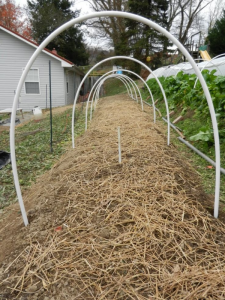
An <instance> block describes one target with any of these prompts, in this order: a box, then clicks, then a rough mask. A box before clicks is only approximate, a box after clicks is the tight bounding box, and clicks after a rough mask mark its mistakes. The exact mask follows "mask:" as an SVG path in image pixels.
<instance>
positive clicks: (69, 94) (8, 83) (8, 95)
mask: <svg viewBox="0 0 225 300" xmlns="http://www.w3.org/2000/svg"><path fill="white" fill-rule="evenodd" d="M37 47H38V44H36V43H34V42H33V41H31V40H28V39H26V38H24V37H23V36H21V35H19V34H18V33H15V32H13V31H11V30H9V29H8V28H6V27H4V26H2V25H0V110H2V109H6V108H10V107H12V104H13V99H14V94H15V91H16V88H17V85H18V82H19V79H20V77H21V74H22V72H23V70H24V68H25V66H26V64H27V62H28V60H29V58H30V57H31V55H32V54H33V53H34V51H35V50H36V48H37ZM49 61H51V86H52V106H53V107H57V106H63V105H69V104H72V103H73V101H74V97H75V92H76V90H77V87H78V86H79V84H80V81H81V79H82V77H83V76H84V73H83V72H82V71H81V70H80V69H79V68H78V67H76V66H75V65H74V64H73V63H72V62H70V61H68V60H66V59H65V58H63V57H61V56H59V55H58V54H57V52H56V51H55V50H53V51H50V50H48V49H45V50H43V51H42V53H41V54H40V55H39V57H38V58H37V59H36V60H35V62H34V64H33V65H32V67H31V69H30V71H29V73H28V76H27V78H26V80H25V83H24V86H23V89H22V91H21V94H20V99H19V102H20V103H19V108H22V109H23V110H25V111H28V110H31V109H32V108H33V107H34V106H39V107H41V108H46V106H47V107H49Z"/></svg>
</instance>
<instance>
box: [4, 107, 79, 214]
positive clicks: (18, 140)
mask: <svg viewBox="0 0 225 300" xmlns="http://www.w3.org/2000/svg"><path fill="white" fill-rule="evenodd" d="M84 111H85V110H84V109H83V107H82V105H81V104H78V105H77V110H76V124H75V135H76V136H78V135H80V134H82V133H83V132H84V125H85V123H84V118H85V116H84ZM71 118H72V109H71V108H69V109H67V110H66V111H64V112H63V113H60V114H56V113H54V110H53V127H52V131H53V152H51V149H50V118H49V115H47V114H46V116H45V117H44V118H43V119H42V120H40V121H38V122H37V121H36V120H31V121H30V122H29V123H27V124H25V125H23V126H19V127H17V128H16V133H15V144H16V158H17V167H18V175H19V182H20V185H21V188H22V190H25V189H27V188H28V187H29V186H30V185H31V184H32V183H33V182H35V181H36V179H37V177H38V176H40V175H41V174H43V173H44V172H45V171H47V170H49V169H51V167H52V166H53V164H54V163H55V162H56V161H57V160H58V159H59V158H60V157H61V155H62V154H63V153H64V152H65V151H66V149H68V147H71V145H72V142H71V139H72V137H71ZM0 145H1V149H0V150H4V151H8V152H10V145H9V131H8V130H7V131H2V132H1V135H0ZM15 201H17V196H16V192H15V188H14V182H13V176H12V168H11V164H8V165H7V166H5V167H4V168H3V169H2V170H0V209H3V208H4V207H5V206H8V205H9V204H11V203H13V202H15Z"/></svg>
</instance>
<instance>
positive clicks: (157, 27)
mask: <svg viewBox="0 0 225 300" xmlns="http://www.w3.org/2000/svg"><path fill="white" fill-rule="evenodd" d="M103 16H109V17H122V18H128V19H132V20H134V21H137V22H141V23H143V24H146V25H148V26H150V27H152V28H153V29H155V30H157V31H159V32H160V33H162V34H163V35H165V36H166V37H167V38H168V39H170V40H171V41H172V42H173V43H174V44H175V45H176V46H177V47H178V48H179V50H180V51H181V52H182V54H183V55H184V56H185V57H186V58H187V60H188V61H189V62H190V64H191V66H192V68H193V69H194V71H195V73H196V75H197V76H198V78H199V81H200V83H201V85H202V87H203V91H204V93H205V96H206V99H207V103H208V106H209V110H210V115H211V119H212V124H213V131H214V140H215V153H216V187H215V202H214V216H215V217H216V218H217V217H218V210H219V192H220V145H219V133H218V127H217V121H216V116H215V111H214V107H213V105H212V99H211V96H210V93H209V90H208V87H207V85H206V84H205V80H204V78H203V76H202V74H201V72H200V70H199V68H198V67H197V65H196V63H195V62H194V60H193V58H192V57H191V55H190V54H189V53H188V51H187V50H186V49H185V48H184V46H183V45H182V44H181V43H180V42H179V41H178V40H177V39H176V38H175V37H174V36H173V35H172V34H170V33H169V32H168V31H167V30H166V29H164V28H162V27H161V26H160V25H158V24H156V23H154V22H152V21H150V20H148V19H146V18H143V17H141V16H138V15H135V14H131V13H127V12H118V11H104V12H96V13H91V14H88V15H84V16H81V17H78V18H76V19H73V20H71V21H69V22H67V23H65V24H64V25H62V26H60V27H59V28H58V29H56V30H55V31H54V32H52V33H51V34H50V35H49V36H48V37H47V38H46V39H45V40H44V41H43V42H42V44H41V45H40V46H39V47H38V48H37V49H36V51H35V52H34V53H33V55H32V56H31V58H30V59H29V61H28V63H27V65H26V67H25V69H24V72H23V73H22V75H21V78H20V80H19V83H18V86H17V89H16V94H15V97H14V102H13V108H12V117H11V118H12V119H11V127H10V148H11V161H12V170H13V177H14V182H15V187H16V192H17V197H18V201H19V204H20V209H21V213H22V217H23V221H24V224H25V226H27V225H28V219H27V214H26V211H25V207H24V203H23V198H22V193H21V188H20V184H19V178H18V172H17V165H16V153H15V118H16V109H17V106H18V101H19V95H20V92H21V90H22V87H23V84H24V81H25V78H26V76H27V74H28V71H29V69H30V68H31V66H32V64H33V62H34V61H35V59H36V58H37V56H38V55H39V54H40V53H41V51H42V50H43V49H44V48H45V47H46V46H47V45H48V44H49V42H51V41H52V40H53V39H54V38H55V37H56V36H58V35H59V34H60V33H61V32H63V31H64V30H66V29H68V28H70V27H71V26H74V25H75V24H78V23H80V22H83V21H85V20H88V19H93V18H97V17H103Z"/></svg>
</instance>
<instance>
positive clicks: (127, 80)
mask: <svg viewBox="0 0 225 300" xmlns="http://www.w3.org/2000/svg"><path fill="white" fill-rule="evenodd" d="M112 72H113V71H109V72H107V73H106V74H108V73H112ZM106 74H104V76H105V75H106ZM111 76H112V77H115V78H118V79H119V80H121V81H122V82H123V83H124V85H125V86H126V84H127V85H128V87H129V88H130V85H129V83H130V84H131V85H132V88H133V90H134V93H135V97H133V94H132V89H131V88H130V89H131V96H130V97H131V98H132V99H133V100H135V99H136V101H137V102H138V97H137V93H136V90H135V87H134V84H133V83H135V82H132V80H130V78H126V76H124V75H123V74H114V76H113V75H111ZM107 78H108V77H107V76H106V77H105V78H104V79H102V77H101V78H100V79H102V80H100V82H99V83H98V86H97V87H96V90H95V92H94V95H93V97H92V101H91V112H90V120H91V119H92V107H93V99H95V106H96V104H97V101H98V99H99V91H100V88H101V82H102V81H105V80H106V79H107ZM139 93H140V91H139ZM87 106H88V103H87ZM85 128H87V120H86V124H85Z"/></svg>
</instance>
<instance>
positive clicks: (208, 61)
mask: <svg viewBox="0 0 225 300" xmlns="http://www.w3.org/2000/svg"><path fill="white" fill-rule="evenodd" d="M224 55H225V53H223V54H219V55H217V56H215V57H213V58H212V59H210V60H207V63H206V65H205V66H204V67H203V68H202V69H201V73H202V71H203V70H204V69H205V68H206V67H207V66H208V65H209V64H210V63H211V64H213V65H214V66H215V64H214V62H212V61H213V60H214V59H216V58H218V57H221V56H224ZM222 62H224V63H225V59H224V61H222ZM219 71H220V70H219ZM220 74H221V75H222V72H221V71H220ZM197 82H198V77H197V78H196V79H195V84H194V89H195V87H196V84H197Z"/></svg>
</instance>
